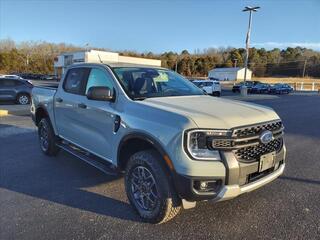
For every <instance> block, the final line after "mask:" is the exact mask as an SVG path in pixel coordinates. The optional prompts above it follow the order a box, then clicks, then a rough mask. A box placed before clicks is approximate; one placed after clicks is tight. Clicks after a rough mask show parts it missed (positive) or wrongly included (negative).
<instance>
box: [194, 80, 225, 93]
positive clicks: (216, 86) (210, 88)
mask: <svg viewBox="0 0 320 240" xmlns="http://www.w3.org/2000/svg"><path fill="white" fill-rule="evenodd" d="M193 83H194V84H195V85H196V86H197V87H198V88H201V89H202V90H203V91H205V92H206V93H207V94H210V95H213V96H217V97H220V95H221V86H220V82H219V81H215V80H194V81H193Z"/></svg>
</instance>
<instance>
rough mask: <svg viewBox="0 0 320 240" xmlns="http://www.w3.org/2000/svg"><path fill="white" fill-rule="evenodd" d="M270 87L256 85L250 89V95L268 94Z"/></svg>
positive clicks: (260, 84)
mask: <svg viewBox="0 0 320 240" xmlns="http://www.w3.org/2000/svg"><path fill="white" fill-rule="evenodd" d="M270 89H271V86H270V85H269V84H266V83H258V84H256V85H254V86H253V87H252V88H251V93H269V91H270Z"/></svg>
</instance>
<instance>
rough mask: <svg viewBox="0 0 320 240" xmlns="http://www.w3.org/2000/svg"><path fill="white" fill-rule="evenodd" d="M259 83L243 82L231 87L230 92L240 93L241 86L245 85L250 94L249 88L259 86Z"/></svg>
mask: <svg viewBox="0 0 320 240" xmlns="http://www.w3.org/2000/svg"><path fill="white" fill-rule="evenodd" d="M259 83H260V82H259V81H245V82H241V83H239V84H236V85H234V86H233V87H232V92H234V93H236V92H240V91H241V87H242V86H243V85H245V86H246V87H247V88H248V92H251V88H252V87H253V86H255V85H256V84H259Z"/></svg>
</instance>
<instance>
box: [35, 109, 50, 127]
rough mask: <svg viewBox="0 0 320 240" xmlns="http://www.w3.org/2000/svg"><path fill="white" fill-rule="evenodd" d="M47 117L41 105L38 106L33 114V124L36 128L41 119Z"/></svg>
mask: <svg viewBox="0 0 320 240" xmlns="http://www.w3.org/2000/svg"><path fill="white" fill-rule="evenodd" d="M44 117H49V114H48V111H47V110H46V108H45V107H44V106H42V105H40V106H38V107H37V109H36V112H35V124H36V126H38V124H39V122H40V121H41V119H42V118H44Z"/></svg>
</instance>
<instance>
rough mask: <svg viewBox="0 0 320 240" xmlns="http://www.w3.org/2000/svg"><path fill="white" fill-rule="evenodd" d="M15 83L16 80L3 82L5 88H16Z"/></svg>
mask: <svg viewBox="0 0 320 240" xmlns="http://www.w3.org/2000/svg"><path fill="white" fill-rule="evenodd" d="M14 82H15V81H14V80H10V79H4V80H3V86H5V87H14V86H15V83H14Z"/></svg>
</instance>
